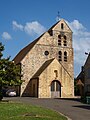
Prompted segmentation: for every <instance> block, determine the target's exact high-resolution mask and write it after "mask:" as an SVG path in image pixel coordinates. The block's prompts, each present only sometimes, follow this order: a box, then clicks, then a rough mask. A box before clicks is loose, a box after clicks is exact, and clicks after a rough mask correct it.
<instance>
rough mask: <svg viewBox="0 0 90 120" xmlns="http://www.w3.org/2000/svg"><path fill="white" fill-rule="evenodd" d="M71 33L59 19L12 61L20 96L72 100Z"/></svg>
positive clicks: (63, 21) (66, 25)
mask: <svg viewBox="0 0 90 120" xmlns="http://www.w3.org/2000/svg"><path fill="white" fill-rule="evenodd" d="M72 42H73V41H72V30H71V29H70V27H69V26H68V24H67V23H66V22H65V20H64V19H61V20H60V21H58V22H57V23H56V24H54V25H53V26H52V27H51V28H50V29H49V30H48V31H46V32H45V33H43V34H42V35H41V36H40V37H39V38H37V39H36V40H34V41H33V42H31V43H30V44H29V45H27V46H26V47H25V48H23V49H22V50H21V51H20V52H19V53H18V54H17V55H16V57H15V58H14V62H15V64H17V65H18V64H19V65H20V66H21V74H22V77H21V80H22V81H23V83H22V85H21V86H20V90H19V92H20V96H31V97H37V98H72V97H74V70H73V67H74V65H73V63H74V60H73V47H72Z"/></svg>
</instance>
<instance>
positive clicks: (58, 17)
mask: <svg viewBox="0 0 90 120" xmlns="http://www.w3.org/2000/svg"><path fill="white" fill-rule="evenodd" d="M59 20H60V12H59V11H58V14H57V17H56V21H59Z"/></svg>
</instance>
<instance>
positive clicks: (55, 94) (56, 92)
mask: <svg viewBox="0 0 90 120" xmlns="http://www.w3.org/2000/svg"><path fill="white" fill-rule="evenodd" d="M59 97H61V84H60V82H59V81H58V80H54V81H52V83H51V98H59Z"/></svg>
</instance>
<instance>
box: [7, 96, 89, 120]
mask: <svg viewBox="0 0 90 120" xmlns="http://www.w3.org/2000/svg"><path fill="white" fill-rule="evenodd" d="M5 99H7V100H15V101H19V102H24V103H30V104H32V105H39V106H43V107H45V108H50V109H53V110H56V111H58V112H60V113H62V114H64V115H66V116H68V117H69V118H71V119H72V120H90V105H87V104H82V103H81V102H79V100H77V99H38V98H30V97H12V98H5Z"/></svg>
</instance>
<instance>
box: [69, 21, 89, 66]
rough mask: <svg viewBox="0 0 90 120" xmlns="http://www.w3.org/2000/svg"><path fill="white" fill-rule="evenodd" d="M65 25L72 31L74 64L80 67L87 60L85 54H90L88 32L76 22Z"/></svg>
mask: <svg viewBox="0 0 90 120" xmlns="http://www.w3.org/2000/svg"><path fill="white" fill-rule="evenodd" d="M67 24H68V25H69V26H70V28H71V29H72V31H73V47H74V63H75V64H78V65H79V66H78V67H81V66H82V65H84V63H85V61H86V58H87V56H86V55H85V52H88V53H89V52H90V32H89V31H88V30H87V29H86V28H85V27H84V25H82V23H80V22H79V21H78V20H74V21H72V22H68V21H67Z"/></svg>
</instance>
